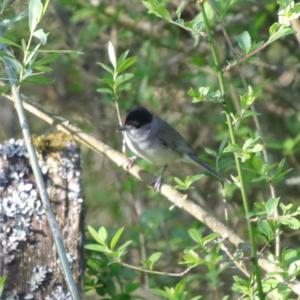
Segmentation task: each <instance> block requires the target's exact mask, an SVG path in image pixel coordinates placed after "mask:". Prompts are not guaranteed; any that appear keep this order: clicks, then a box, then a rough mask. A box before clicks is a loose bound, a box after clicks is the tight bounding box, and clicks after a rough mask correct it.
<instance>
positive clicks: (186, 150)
mask: <svg viewBox="0 0 300 300" xmlns="http://www.w3.org/2000/svg"><path fill="white" fill-rule="evenodd" d="M120 130H121V131H123V133H124V139H125V143H126V145H127V146H128V148H129V149H130V150H131V151H132V152H133V153H134V154H135V155H136V156H138V157H140V158H143V159H145V160H146V161H149V162H151V163H152V164H155V165H158V166H163V170H162V173H161V175H160V176H159V177H158V178H157V179H156V181H155V183H154V188H155V189H156V190H159V189H160V186H161V182H162V176H163V174H164V172H165V170H166V168H167V166H168V165H169V164H172V163H174V162H175V161H176V160H182V161H184V162H187V163H192V164H194V165H197V166H200V167H202V168H204V169H206V170H207V171H208V172H209V173H210V174H211V175H213V176H214V177H216V178H217V179H218V180H220V181H221V182H224V181H226V182H231V181H230V180H229V179H227V178H225V177H223V176H222V175H221V174H219V173H218V172H216V171H215V170H213V169H212V168H211V167H210V166H209V165H208V164H206V163H205V162H203V161H202V160H200V159H199V158H198V156H197V154H196V153H195V152H194V151H193V150H192V149H191V148H190V147H189V146H188V144H187V142H186V141H185V139H184V138H183V137H182V136H181V135H180V134H179V133H178V132H177V131H176V130H175V129H174V128H173V127H172V126H171V125H169V124H168V123H167V122H165V121H163V120H162V119H160V118H159V117H157V116H155V115H153V114H152V113H151V112H150V111H148V110H147V109H146V108H144V107H141V106H139V107H136V108H134V109H132V110H131V111H130V112H129V113H128V114H127V116H126V119H125V123H124V125H123V126H122V127H121V128H120ZM135 159H136V157H133V158H130V159H129V165H131V164H132V162H133V161H134V160H135Z"/></svg>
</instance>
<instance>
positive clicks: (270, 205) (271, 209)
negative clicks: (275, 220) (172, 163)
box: [266, 197, 280, 217]
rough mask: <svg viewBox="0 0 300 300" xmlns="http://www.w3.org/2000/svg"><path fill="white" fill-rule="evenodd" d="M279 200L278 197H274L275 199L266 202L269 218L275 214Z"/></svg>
mask: <svg viewBox="0 0 300 300" xmlns="http://www.w3.org/2000/svg"><path fill="white" fill-rule="evenodd" d="M279 200H280V197H276V198H270V199H269V200H268V201H267V203H266V212H267V215H268V216H269V217H270V216H272V215H273V214H274V213H275V211H276V210H277V208H278V203H279Z"/></svg>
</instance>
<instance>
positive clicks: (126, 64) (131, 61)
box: [117, 56, 136, 73]
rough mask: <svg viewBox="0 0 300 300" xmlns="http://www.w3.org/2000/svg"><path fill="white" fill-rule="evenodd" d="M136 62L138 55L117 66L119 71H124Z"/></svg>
mask: <svg viewBox="0 0 300 300" xmlns="http://www.w3.org/2000/svg"><path fill="white" fill-rule="evenodd" d="M135 62H136V57H135V56H132V57H129V58H127V59H125V60H124V61H123V62H122V63H121V64H120V65H119V66H118V68H117V71H118V73H122V72H124V71H125V70H127V69H128V68H130V67H131V66H132V65H134V64H135Z"/></svg>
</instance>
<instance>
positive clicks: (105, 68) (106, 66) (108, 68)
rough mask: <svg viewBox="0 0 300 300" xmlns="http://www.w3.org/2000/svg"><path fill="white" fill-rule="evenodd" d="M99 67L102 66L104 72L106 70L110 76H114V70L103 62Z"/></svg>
mask: <svg viewBox="0 0 300 300" xmlns="http://www.w3.org/2000/svg"><path fill="white" fill-rule="evenodd" d="M97 65H99V66H101V67H102V68H103V69H104V70H106V71H107V72H109V73H110V74H114V70H113V69H112V68H111V67H110V66H108V65H106V64H103V63H101V62H98V63H97Z"/></svg>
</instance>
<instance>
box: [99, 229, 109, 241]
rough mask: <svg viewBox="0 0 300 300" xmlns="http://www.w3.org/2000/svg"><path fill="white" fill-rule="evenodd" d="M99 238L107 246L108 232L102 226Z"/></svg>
mask: <svg viewBox="0 0 300 300" xmlns="http://www.w3.org/2000/svg"><path fill="white" fill-rule="evenodd" d="M98 237H99V239H100V240H101V241H102V243H103V244H106V239H107V230H106V228H105V227H103V226H101V227H100V228H99V229H98Z"/></svg>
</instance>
